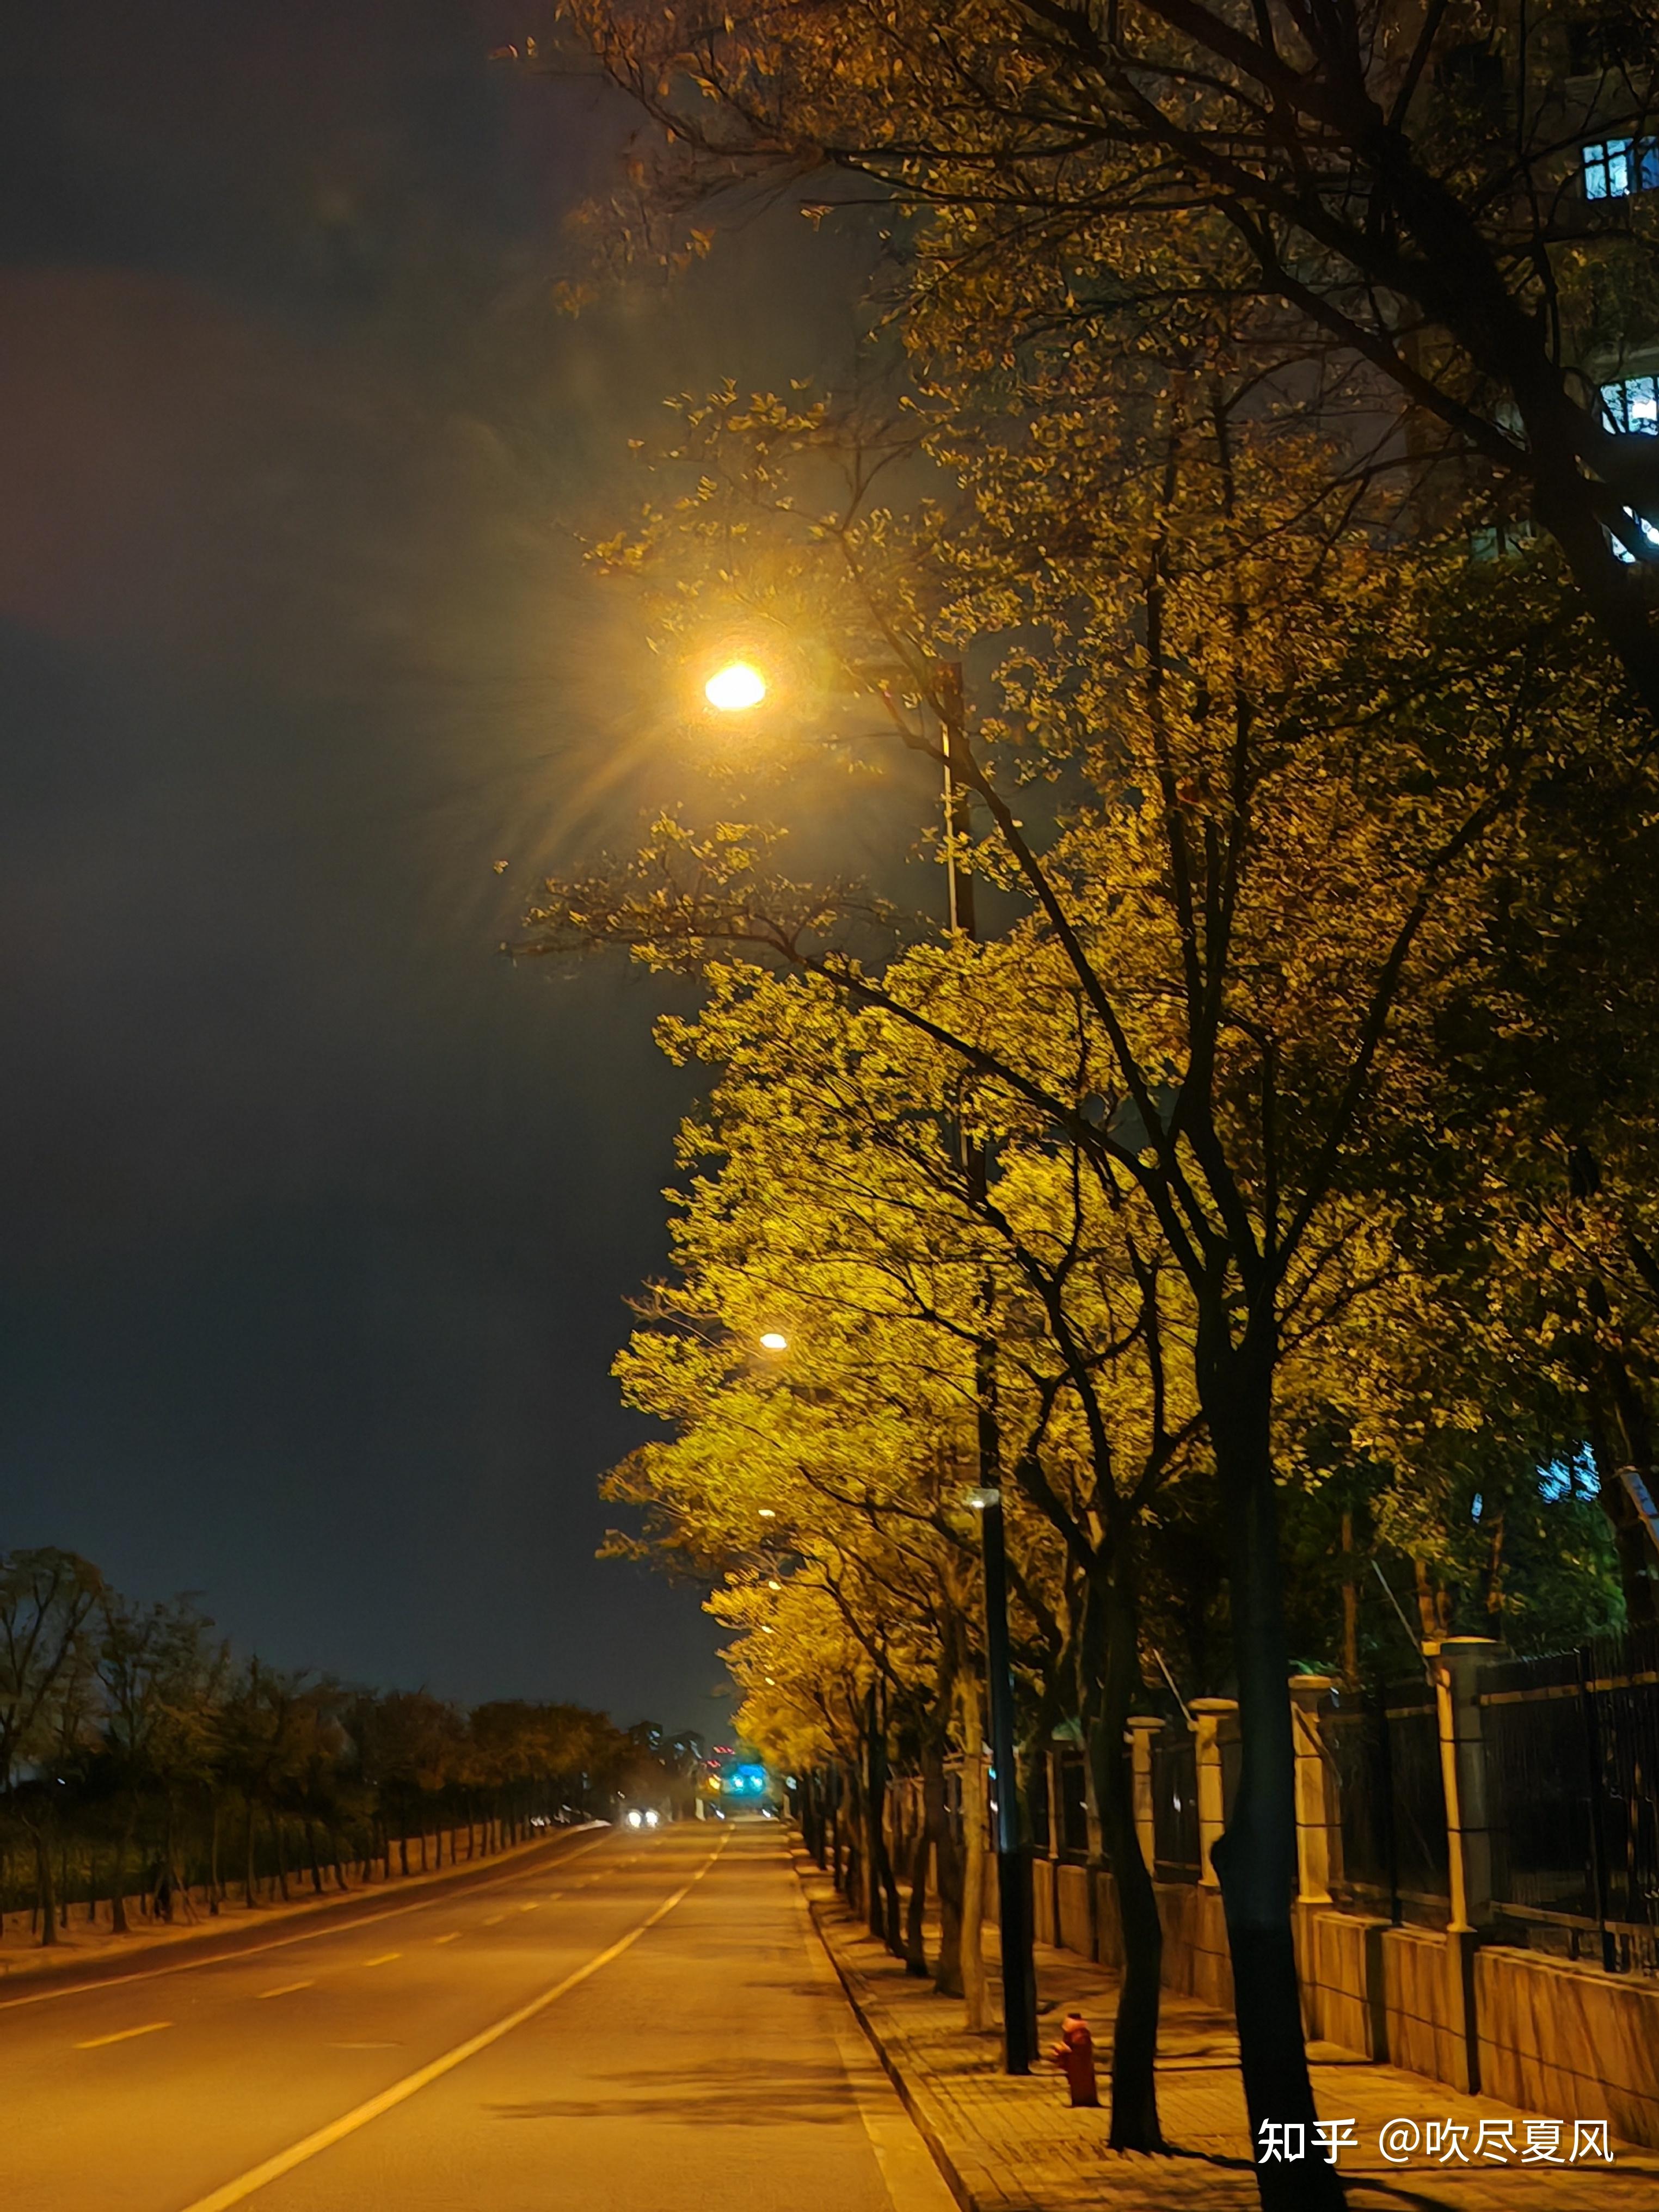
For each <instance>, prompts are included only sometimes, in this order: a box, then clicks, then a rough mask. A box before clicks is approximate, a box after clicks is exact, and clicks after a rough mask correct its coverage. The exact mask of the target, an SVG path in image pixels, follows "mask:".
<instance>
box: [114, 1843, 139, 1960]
mask: <svg viewBox="0 0 1659 2212" xmlns="http://www.w3.org/2000/svg"><path fill="white" fill-rule="evenodd" d="M136 1825H137V1823H136V1821H135V1820H134V1819H133V1817H132V1816H131V1814H129V1816H128V1817H127V1819H126V1820H124V1821H123V1822H122V1823H121V1826H119V1828H118V1830H117V1831H116V1836H115V1871H114V1873H113V1875H112V1876H111V1878H110V1900H109V1926H110V1933H111V1935H112V1936H125V1935H127V1934H129V1933H130V1932H131V1931H130V1930H129V1929H128V1926H127V1898H126V1889H127V1859H128V1857H129V1855H130V1854H131V1850H132V1832H133V1829H134V1827H135V1826H136Z"/></svg>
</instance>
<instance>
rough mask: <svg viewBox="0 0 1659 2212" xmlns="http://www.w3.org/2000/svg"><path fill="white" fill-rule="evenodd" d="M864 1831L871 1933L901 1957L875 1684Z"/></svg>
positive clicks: (869, 1706)
mask: <svg viewBox="0 0 1659 2212" xmlns="http://www.w3.org/2000/svg"><path fill="white" fill-rule="evenodd" d="M865 1752H866V1758H865V1793H864V1794H865V1832H866V1839H867V1842H866V1848H867V1850H868V1851H869V1855H870V1879H869V1885H868V1887H869V1893H870V1919H869V1926H870V1933H871V1934H872V1936H879V1938H880V1939H881V1941H882V1942H884V1944H885V1945H886V1946H887V1948H888V1949H889V1950H890V1952H891V1953H892V1954H893V1955H894V1957H895V1958H902V1957H903V1955H904V1947H903V1944H902V1942H901V1941H900V1938H899V1897H898V1883H897V1882H896V1880H895V1879H894V1875H893V1857H892V1853H891V1851H890V1850H889V1848H888V1842H887V1810H888V1808H887V1731H886V1729H884V1727H883V1725H882V1721H881V1705H880V1699H879V1698H878V1695H877V1692H876V1691H875V1689H874V1688H873V1687H872V1689H871V1691H870V1693H869V1696H868V1698H867V1699H866V1705H865Z"/></svg>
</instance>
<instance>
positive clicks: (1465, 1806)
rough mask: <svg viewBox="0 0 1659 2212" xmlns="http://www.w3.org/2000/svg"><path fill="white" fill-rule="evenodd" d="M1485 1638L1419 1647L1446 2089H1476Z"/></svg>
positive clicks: (1484, 1875)
mask: <svg viewBox="0 0 1659 2212" xmlns="http://www.w3.org/2000/svg"><path fill="white" fill-rule="evenodd" d="M1500 1650H1501V1647H1500V1646H1499V1645H1498V1643H1497V1642H1496V1641H1495V1640H1494V1639H1493V1638H1492V1637H1490V1636H1448V1637H1446V1638H1443V1639H1442V1640H1441V1641H1440V1642H1438V1643H1432V1642H1431V1643H1427V1644H1425V1645H1424V1646H1423V1656H1424V1657H1425V1659H1426V1660H1427V1661H1428V1662H1429V1666H1430V1669H1431V1673H1432V1674H1433V1676H1434V1706H1435V1717H1436V1719H1437V1722H1438V1724H1439V1730H1440V1779H1441V1783H1442V1784H1443V1788H1444V1790H1445V1796H1446V1844H1447V1862H1448V1873H1449V1881H1448V1885H1447V1887H1448V1890H1449V1903H1450V1914H1449V1918H1448V1921H1447V1924H1446V2009H1447V2013H1448V2015H1449V2021H1450V2026H1451V2031H1452V2052H1451V2067H1450V2071H1451V2074H1452V2076H1453V2081H1452V2087H1454V2088H1455V2089H1462V2090H1466V2091H1467V2092H1468V2093H1469V2094H1471V2095H1474V2094H1475V2093H1477V2092H1478V2091H1479V2089H1480V2021H1479V2020H1478V2018H1477V2017H1476V2013H1475V1996H1474V1990H1475V1984H1474V1953H1475V1947H1476V1945H1477V1944H1478V1943H1479V1942H1480V1929H1482V1928H1483V1927H1486V1925H1488V1924H1489V1923H1490V1922H1491V1920H1492V1829H1491V1824H1490V1821H1489V1820H1488V1817H1487V1811H1486V1744H1485V1741H1484V1740H1483V1736H1482V1732H1481V1726H1480V1705H1478V1704H1477V1703H1476V1701H1475V1697H1476V1692H1475V1684H1476V1677H1477V1674H1478V1672H1479V1669H1480V1668H1481V1667H1482V1666H1483V1665H1485V1664H1486V1662H1487V1661H1488V1660H1491V1659H1495V1658H1497V1657H1498V1656H1499V1655H1500Z"/></svg>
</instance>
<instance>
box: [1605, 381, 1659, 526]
mask: <svg viewBox="0 0 1659 2212" xmlns="http://www.w3.org/2000/svg"><path fill="white" fill-rule="evenodd" d="M1601 404H1602V405H1603V406H1604V407H1605V408H1606V409H1607V420H1608V422H1609V423H1610V424H1611V425H1612V427H1613V428H1614V429H1615V430H1624V431H1632V430H1633V431H1637V432H1639V433H1642V434H1643V435H1646V436H1648V437H1650V438H1652V437H1659V376H1626V377H1624V378H1622V379H1621V380H1620V381H1619V382H1618V383H1616V384H1604V385H1603V386H1601ZM1637 528H1638V531H1639V532H1640V533H1641V536H1642V539H1643V552H1642V557H1643V558H1644V559H1646V560H1650V561H1659V529H1656V528H1655V526H1654V525H1653V524H1652V523H1650V522H1640V521H1638V523H1637ZM1613 551H1614V552H1615V553H1616V554H1617V555H1618V556H1619V558H1620V560H1621V561H1634V560H1635V559H1636V558H1637V557H1638V556H1636V555H1635V554H1634V553H1632V551H1631V550H1630V548H1629V546H1628V545H1626V544H1624V542H1623V541H1622V539H1620V538H1614V539H1613Z"/></svg>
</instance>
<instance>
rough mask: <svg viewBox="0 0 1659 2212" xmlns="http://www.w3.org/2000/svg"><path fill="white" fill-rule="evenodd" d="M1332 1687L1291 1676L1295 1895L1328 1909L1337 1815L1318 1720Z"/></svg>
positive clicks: (1315, 1678) (1314, 1677)
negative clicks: (1294, 1781)
mask: <svg viewBox="0 0 1659 2212" xmlns="http://www.w3.org/2000/svg"><path fill="white" fill-rule="evenodd" d="M1335 1687H1336V1682H1335V1680H1334V1677H1333V1676H1331V1675H1329V1674H1292V1675H1291V1741H1292V1744H1293V1745H1294V1747H1295V1752H1296V1893H1297V1899H1298V1901H1299V1902H1300V1903H1301V1904H1303V1905H1328V1904H1329V1903H1330V1901H1331V1873H1332V1869H1333V1868H1334V1866H1336V1865H1337V1864H1339V1863H1340V1858H1339V1853H1338V1844H1339V1839H1340V1836H1341V1832H1342V1831H1341V1825H1340V1811H1339V1808H1338V1806H1337V1802H1336V1790H1335V1786H1334V1777H1333V1776H1332V1773H1331V1770H1330V1764H1329V1761H1328V1759H1326V1757H1325V1747H1324V1741H1323V1738H1322V1736H1321V1734H1320V1729H1319V1717H1320V1715H1321V1713H1322V1712H1323V1711H1324V1710H1325V1701H1326V1699H1328V1697H1329V1696H1330V1693H1331V1692H1332V1691H1333V1690H1334V1688H1335Z"/></svg>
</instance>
